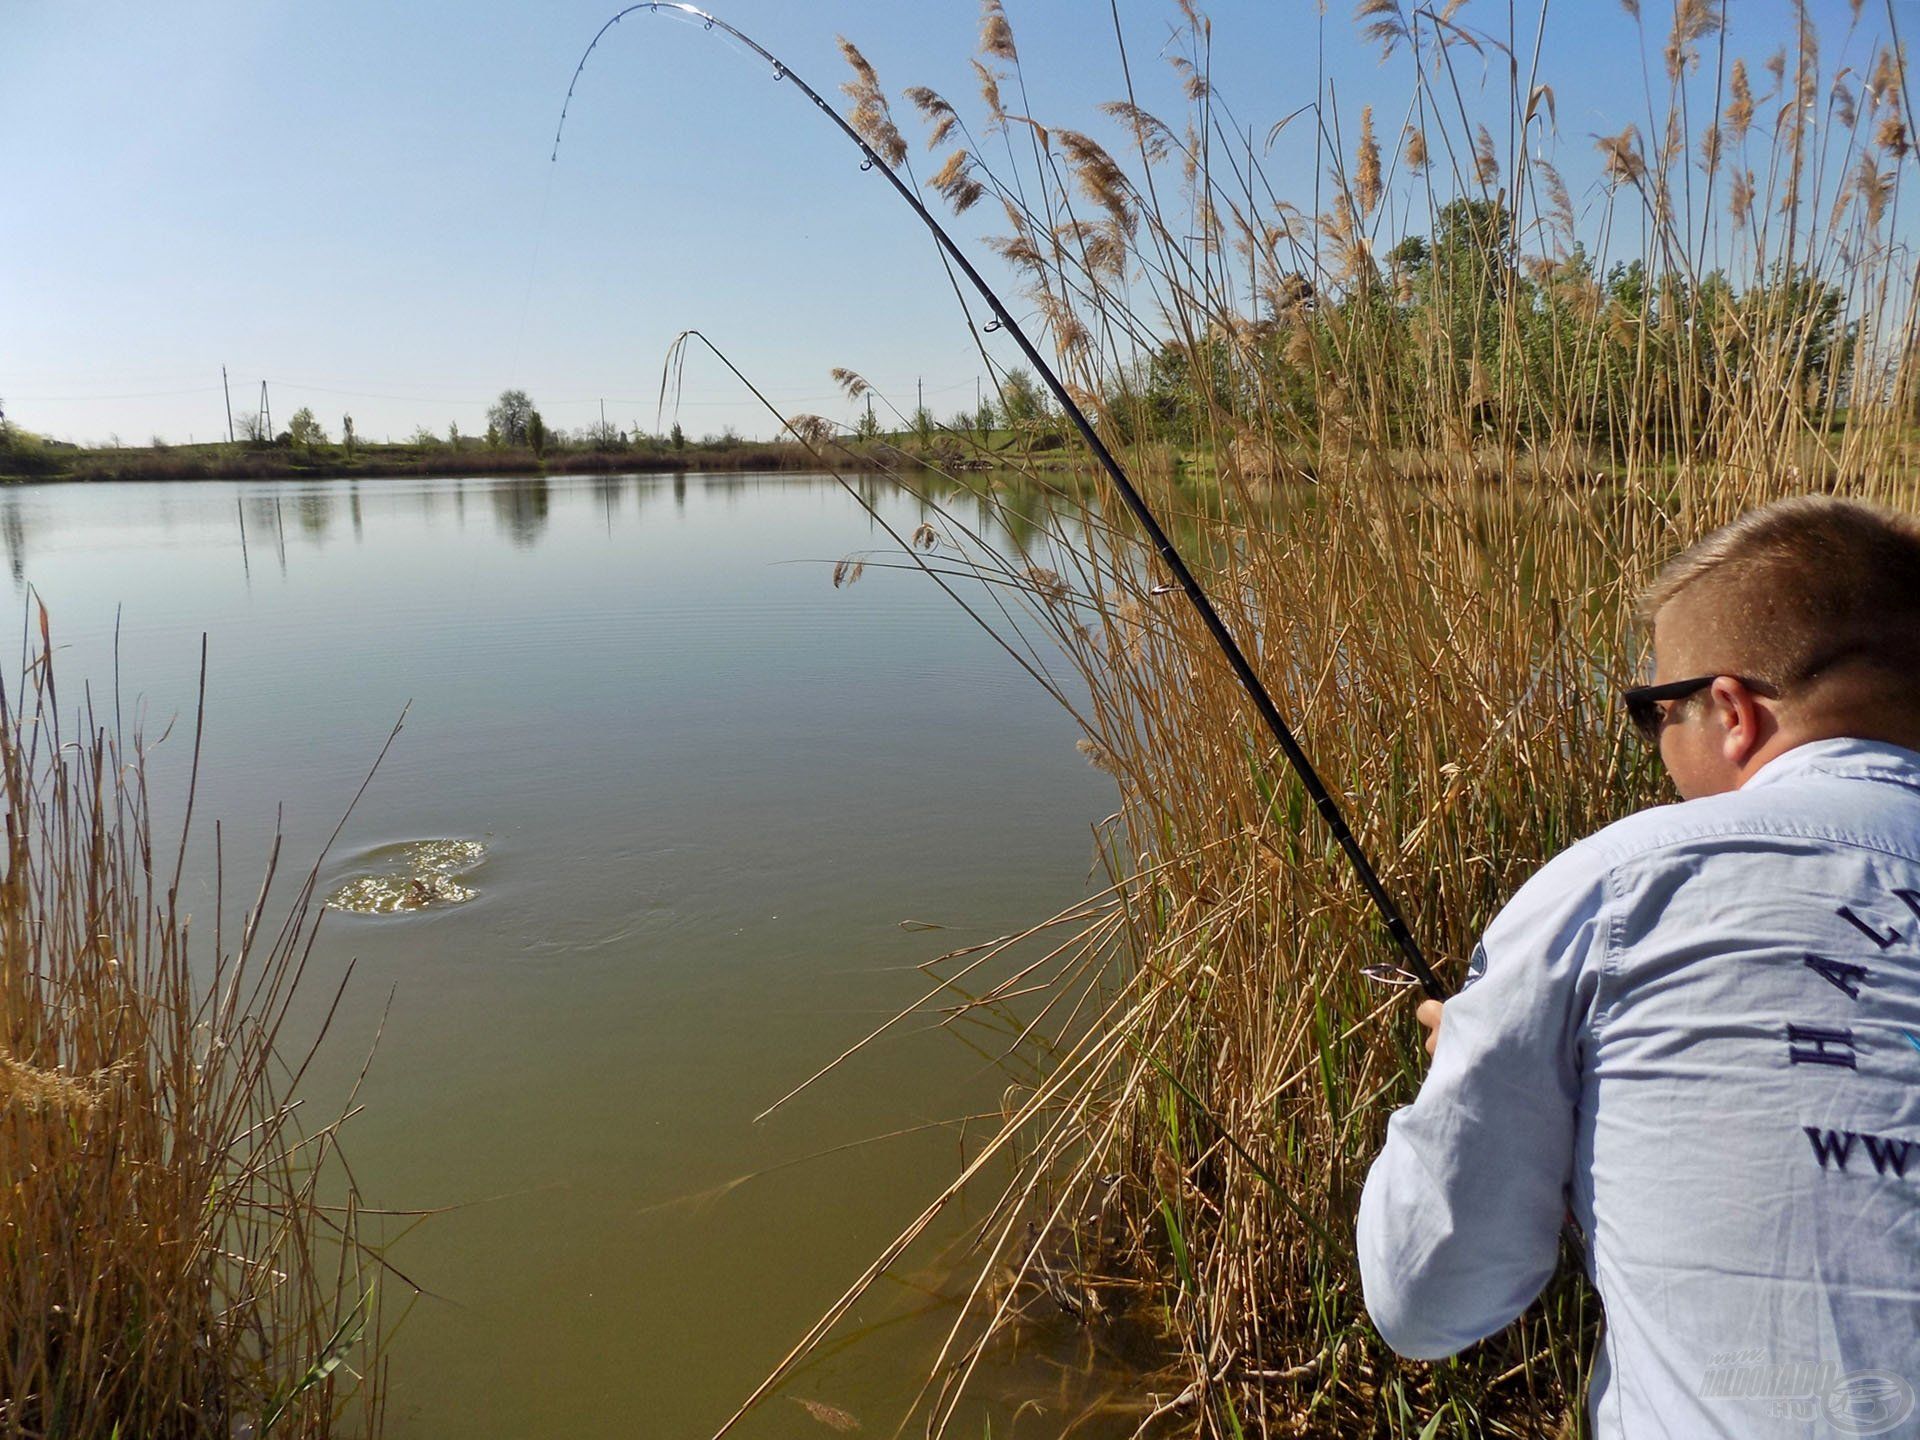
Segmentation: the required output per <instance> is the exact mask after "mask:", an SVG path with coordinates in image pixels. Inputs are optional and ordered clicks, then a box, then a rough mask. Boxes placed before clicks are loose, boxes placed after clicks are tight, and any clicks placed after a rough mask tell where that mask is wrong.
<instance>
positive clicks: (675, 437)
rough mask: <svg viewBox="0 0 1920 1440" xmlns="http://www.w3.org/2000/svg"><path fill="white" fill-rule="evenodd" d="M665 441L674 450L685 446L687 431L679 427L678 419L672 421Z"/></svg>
mask: <svg viewBox="0 0 1920 1440" xmlns="http://www.w3.org/2000/svg"><path fill="white" fill-rule="evenodd" d="M667 443H668V444H669V445H671V446H673V448H674V449H676V450H684V449H686V448H687V432H686V431H684V430H682V429H681V428H680V422H679V421H678V420H676V421H674V422H673V429H672V430H670V431H669V432H668V433H667Z"/></svg>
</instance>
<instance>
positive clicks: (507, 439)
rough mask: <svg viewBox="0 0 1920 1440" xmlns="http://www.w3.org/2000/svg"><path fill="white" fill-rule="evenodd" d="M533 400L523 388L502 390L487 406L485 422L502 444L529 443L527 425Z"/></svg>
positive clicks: (529, 437)
mask: <svg viewBox="0 0 1920 1440" xmlns="http://www.w3.org/2000/svg"><path fill="white" fill-rule="evenodd" d="M533 414H534V411H533V400H532V399H531V398H530V397H529V396H528V394H527V392H526V391H524V390H502V391H501V392H500V398H499V399H498V400H496V401H494V402H493V404H492V405H490V406H488V407H487V424H488V425H489V426H491V427H492V428H493V429H494V430H495V431H497V432H498V433H499V436H500V443H501V444H502V445H526V444H530V443H531V438H532V437H531V436H530V435H529V434H528V426H529V424H530V423H531V421H532V420H533Z"/></svg>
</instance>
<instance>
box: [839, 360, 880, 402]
mask: <svg viewBox="0 0 1920 1440" xmlns="http://www.w3.org/2000/svg"><path fill="white" fill-rule="evenodd" d="M828 373H829V374H831V375H832V376H833V383H834V384H836V385H838V386H839V387H840V388H841V389H842V390H844V391H845V392H846V395H847V398H848V399H849V400H858V399H859V398H860V397H861V396H862V395H864V394H866V393H867V391H869V390H871V389H872V388H873V387H872V386H871V385H869V384H867V382H866V380H865V378H864V377H863V376H861V375H859V374H858V373H857V372H855V371H852V370H849V369H847V368H845V367H844V366H841V365H836V366H834V367H833V369H832V370H831V371H829V372H828Z"/></svg>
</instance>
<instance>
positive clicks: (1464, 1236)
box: [1358, 740, 1920, 1440]
mask: <svg viewBox="0 0 1920 1440" xmlns="http://www.w3.org/2000/svg"><path fill="white" fill-rule="evenodd" d="M1470 968H1471V972H1472V974H1473V978H1472V979H1471V980H1470V982H1469V983H1468V985H1467V986H1466V988H1464V989H1463V990H1462V991H1461V992H1460V994H1459V995H1457V996H1456V997H1454V999H1452V1000H1451V1001H1449V1002H1448V1004H1447V1009H1446V1019H1445V1022H1444V1024H1443V1026H1442V1028H1441V1038H1440V1044H1439V1049H1438V1053H1437V1054H1436V1055H1435V1057H1434V1061H1433V1066H1432V1069H1431V1070H1430V1071H1429V1072H1428V1074H1427V1078H1426V1082H1425V1083H1424V1084H1423V1085H1422V1086H1421V1087H1420V1094H1419V1096H1418V1097H1417V1098H1416V1099H1415V1101H1414V1103H1413V1104H1411V1105H1409V1106H1407V1107H1405V1108H1404V1109H1402V1110H1400V1111H1398V1112H1396V1113H1395V1114H1394V1116H1393V1117H1392V1119H1391V1120H1390V1121H1389V1123H1388V1127H1387V1140H1386V1145H1385V1148H1384V1149H1383V1150H1382V1151H1381V1153H1380V1157H1379V1159H1378V1160H1377V1161H1376V1162H1375V1163H1374V1166H1373V1169H1372V1171H1371V1172H1370V1173H1369V1175H1368V1176H1367V1184H1366V1190H1365V1192H1364V1194H1363V1196H1362V1198H1361V1202H1360V1220H1359V1237H1358V1238H1359V1257H1360V1273H1361V1278H1362V1282H1363V1285H1364V1288H1365V1292H1366V1301H1367V1309H1368V1311H1369V1312H1370V1313H1371V1315H1372V1317H1373V1321H1374V1324H1375V1325H1376V1326H1377V1327H1378V1328H1379V1331H1380V1334H1381V1335H1382V1337H1384V1338H1385V1340H1386V1341H1387V1343H1388V1344H1389V1345H1391V1346H1392V1347H1393V1348H1394V1349H1395V1350H1397V1351H1399V1352H1401V1353H1402V1354H1405V1355H1409V1356H1413V1357H1416V1358H1420V1359H1434V1358H1438V1357H1440V1356H1443V1355H1451V1354H1453V1353H1454V1352H1456V1351H1458V1350H1461V1349H1464V1348H1465V1347H1466V1346H1468V1345H1470V1344H1472V1343H1473V1342H1474V1341H1476V1340H1480V1339H1483V1338H1484V1337H1486V1336H1487V1335H1490V1334H1492V1333H1493V1332H1494V1331H1496V1330H1498V1329H1500V1328H1501V1327H1503V1326H1505V1325H1506V1324H1508V1323H1509V1322H1510V1321H1512V1320H1513V1319H1514V1318H1515V1317H1517V1316H1518V1315H1519V1314H1520V1312H1521V1311H1522V1310H1524V1309H1525V1308H1526V1307H1527V1305H1529V1304H1530V1303H1531V1302H1532V1301H1533V1299H1534V1298H1535V1296H1537V1295H1538V1294H1539V1293H1540V1290H1541V1288H1542V1287H1543V1286H1544V1285H1545V1284H1546V1282H1547V1280H1548V1279H1549V1277H1550V1276H1551V1275H1552V1273H1553V1268H1554V1263H1555V1258H1556V1254H1557V1249H1558V1237H1559V1234H1560V1231H1561V1227H1562V1225H1563V1223H1564V1222H1565V1218H1566V1215H1567V1212H1568V1210H1569V1209H1571V1211H1572V1215H1573V1218H1574V1220H1575V1222H1576V1223H1577V1224H1578V1226H1579V1229H1580V1232H1581V1234H1582V1236H1583V1237H1584V1239H1585V1242H1586V1254H1587V1265H1588V1273H1589V1274H1590V1276H1591V1277H1592V1279H1593V1281H1594V1284H1595V1286H1596V1288H1597V1289H1598V1291H1599V1293H1600V1298H1601V1301H1602V1304H1603V1305H1604V1306H1605V1310H1606V1336H1605V1340H1604V1342H1603V1346H1602V1353H1601V1355H1600V1357H1599V1363H1598V1364H1597V1366H1596V1371H1595V1377H1594V1382H1593V1386H1592V1390H1591V1392H1590V1395H1589V1404H1590V1406H1591V1409H1592V1412H1593V1418H1594V1429H1595V1433H1596V1435H1597V1436H1598V1437H1602V1440H1614V1437H1630V1440H1649V1437H1658V1436H1675V1437H1686V1440H1697V1437H1711V1436H1725V1437H1728V1440H1773V1437H1787V1436H1792V1437H1796V1440H1797V1437H1806V1436H1830V1435H1901V1436H1920V1409H1917V1408H1916V1406H1915V1391H1916V1389H1920V754H1916V753H1915V752H1914V751H1911V750H1904V749H1901V748H1899V747H1897V746H1892V745H1885V744H1880V743H1875V742H1868V741H1861V740H1822V741H1818V742H1815V743H1812V744H1808V745H1802V746H1799V747H1798V748H1796V749H1793V750H1790V751H1788V752H1786V753H1785V754H1783V755H1780V756H1778V757H1777V758H1775V759H1774V760H1772V761H1771V762H1769V763H1768V764H1767V765H1765V766H1764V767H1763V768H1762V769H1761V770H1760V771H1758V772H1757V773H1756V774H1755V775H1754V776H1753V777H1752V778H1751V779H1750V780H1749V781H1748V782H1747V783H1746V785H1745V786H1743V787H1742V788H1741V789H1739V790H1738V791H1735V792H1733V793H1731V794H1726V795H1715V796H1710V797H1706V798H1703V799H1699V800H1693V801H1689V802H1687V803H1685V804H1679V805H1666V806H1661V807H1659V808H1657V809H1653V810H1647V811H1643V812H1641V813H1640V814H1638V815H1634V816H1631V817H1629V818H1628V819H1625V820H1622V821H1621V822H1619V823H1618V824H1616V825H1611V826H1609V827H1607V828H1606V829H1605V830H1602V831H1601V832H1600V833H1599V834H1597V835H1594V836H1592V837H1591V838H1589V839H1587V840H1583V841H1581V842H1580V843H1579V844H1577V845H1575V846H1573V847H1572V848H1570V849H1568V850H1566V851H1565V852H1563V853H1562V854H1560V855H1558V856H1556V857H1555V858H1554V859H1553V860H1552V861H1551V862H1549V863H1548V864H1547V865H1546V866H1545V867H1544V868H1543V869H1541V870H1540V872H1539V873H1538V874H1536V875H1535V876H1534V877H1533V878H1532V879H1531V880H1529V881H1528V882H1527V883H1526V884H1525V885H1524V886H1522V887H1521V889H1520V891H1519V893H1518V894H1516V895H1515V896H1514V897H1513V900H1512V902H1511V903H1510V904H1508V905H1507V906H1506V908H1505V909H1503V910H1502V911H1501V912H1500V914H1499V915H1498V916H1496V917H1495V919H1494V921H1493V923H1492V924H1491V925H1490V926H1488V927H1487V932H1486V935H1485V937H1484V938H1483V940H1482V942H1481V945H1480V948H1479V950H1478V951H1476V953H1475V956H1474V962H1473V965H1472V966H1471V967H1470Z"/></svg>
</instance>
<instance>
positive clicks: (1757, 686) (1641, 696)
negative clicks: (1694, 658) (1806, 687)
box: [1620, 672, 1778, 745]
mask: <svg viewBox="0 0 1920 1440" xmlns="http://www.w3.org/2000/svg"><path fill="white" fill-rule="evenodd" d="M1722 673H1724V672H1715V673H1714V674H1712V675H1696V676H1694V677H1693V678H1692V679H1691V680H1669V681H1668V682H1667V683H1666V684H1664V685H1636V686H1634V687H1633V688H1632V689H1631V690H1622V691H1621V692H1620V702H1621V704H1623V705H1625V706H1626V707H1627V718H1628V719H1629V720H1631V721H1632V722H1633V728H1634V729H1635V730H1638V731H1639V732H1640V738H1641V739H1643V740H1645V741H1646V742H1647V743H1648V744H1649V745H1655V744H1658V743H1659V740H1660V731H1661V728H1662V727H1663V726H1664V725H1665V724H1666V723H1667V715H1668V713H1669V712H1668V711H1667V710H1666V709H1665V708H1664V706H1665V704H1666V702H1668V701H1673V700H1684V699H1686V698H1687V697H1688V696H1689V695H1697V694H1699V693H1700V692H1701V691H1702V690H1704V689H1706V688H1707V687H1708V686H1709V685H1711V684H1713V682H1714V681H1716V680H1718V679H1719V678H1720V675H1721V674H1722ZM1730 678H1732V679H1734V680H1738V681H1739V682H1740V683H1741V684H1742V685H1744V686H1746V687H1747V688H1748V689H1749V690H1751V691H1753V692H1754V693H1755V694H1756V695H1767V696H1772V695H1775V694H1777V693H1778V692H1776V691H1775V689H1774V688H1773V686H1771V685H1769V684H1767V683H1766V682H1765V681H1764V680H1749V679H1748V678H1747V677H1746V676H1744V675H1734V676H1732V677H1730Z"/></svg>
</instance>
